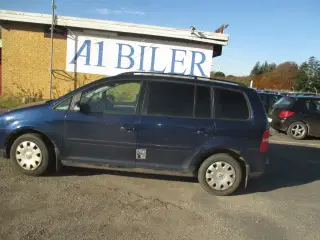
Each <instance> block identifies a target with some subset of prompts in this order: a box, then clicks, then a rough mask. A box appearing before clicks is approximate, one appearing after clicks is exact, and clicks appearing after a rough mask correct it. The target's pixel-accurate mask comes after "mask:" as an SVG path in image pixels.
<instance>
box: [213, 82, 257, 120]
mask: <svg viewBox="0 0 320 240" xmlns="http://www.w3.org/2000/svg"><path fill="white" fill-rule="evenodd" d="M215 89H222V90H228V91H233V92H239V93H241V94H242V95H243V96H244V99H245V101H246V103H247V107H248V118H246V119H239V118H232V119H231V118H220V117H216V111H215V97H214V96H215ZM212 109H213V112H214V115H213V119H214V120H224V121H251V120H252V119H253V112H252V106H251V103H250V101H249V98H248V96H247V94H246V93H245V92H244V91H241V90H238V89H233V88H228V87H220V86H214V87H213V106H212Z"/></svg>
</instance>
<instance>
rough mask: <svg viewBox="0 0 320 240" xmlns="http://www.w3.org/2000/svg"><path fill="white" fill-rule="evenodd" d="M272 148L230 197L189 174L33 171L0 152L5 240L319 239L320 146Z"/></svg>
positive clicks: (0, 218)
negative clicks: (259, 173) (264, 169)
mask: <svg viewBox="0 0 320 240" xmlns="http://www.w3.org/2000/svg"><path fill="white" fill-rule="evenodd" d="M270 148H271V149H270V157H271V165H270V169H269V172H268V174H266V175H265V176H264V177H262V178H260V179H256V180H252V181H251V182H249V188H247V189H246V190H243V191H241V192H240V193H238V194H237V195H235V196H231V197H214V196H211V195H208V194H207V193H206V192H204V191H203V190H202V189H201V187H200V185H199V184H198V183H197V182H196V181H195V180H194V179H192V178H184V177H173V176H157V175H150V174H142V173H127V172H116V171H106V170H93V169H81V168H64V169H63V170H62V171H61V172H60V173H59V174H56V175H51V176H46V177H28V176H24V175H21V174H19V173H17V172H15V171H13V170H12V168H11V164H10V162H9V161H6V160H3V159H0V239H6V240H9V239H15V240H16V239H37V240H38V239H77V240H79V239H132V240H133V239H215V240H219V239H237V240H238V239H239V240H240V239H246V240H249V239H259V240H261V239H299V240H300V239H312V240H315V239H320V227H319V226H320V205H319V201H320V191H319V189H320V181H319V180H320V159H319V158H318V156H319V155H320V149H316V148H306V147H297V146H295V147H293V146H285V145H272V146H271V147H270Z"/></svg>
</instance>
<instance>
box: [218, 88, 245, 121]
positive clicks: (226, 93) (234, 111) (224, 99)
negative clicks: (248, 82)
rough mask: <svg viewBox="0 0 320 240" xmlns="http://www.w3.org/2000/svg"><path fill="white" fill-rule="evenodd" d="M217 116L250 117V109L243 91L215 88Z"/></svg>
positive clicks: (224, 117) (226, 117) (225, 117)
mask: <svg viewBox="0 0 320 240" xmlns="http://www.w3.org/2000/svg"><path fill="white" fill-rule="evenodd" d="M214 112H215V118H223V119H239V120H241V119H248V118H249V109H248V104H247V101H246V99H245V96H244V95H243V93H241V92H238V91H231V90H227V89H220V88H216V89H215V90H214Z"/></svg>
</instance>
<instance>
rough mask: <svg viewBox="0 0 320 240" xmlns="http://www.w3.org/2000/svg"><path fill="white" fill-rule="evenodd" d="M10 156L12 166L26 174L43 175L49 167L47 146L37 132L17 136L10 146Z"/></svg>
mask: <svg viewBox="0 0 320 240" xmlns="http://www.w3.org/2000/svg"><path fill="white" fill-rule="evenodd" d="M10 158H11V161H12V163H13V166H14V167H15V168H16V169H17V170H18V171H20V172H22V173H24V174H27V175H31V176H39V175H43V174H44V173H45V172H46V171H47V170H48V168H49V153H48V148H47V146H46V144H45V143H44V141H43V140H42V138H41V136H40V135H38V134H25V135H22V136H20V137H18V138H17V139H16V140H15V141H14V143H13V144H12V146H11V150H10Z"/></svg>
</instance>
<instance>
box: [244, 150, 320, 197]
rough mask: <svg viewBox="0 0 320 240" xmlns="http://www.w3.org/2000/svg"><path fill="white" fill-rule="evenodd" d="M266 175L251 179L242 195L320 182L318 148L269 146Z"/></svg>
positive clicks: (319, 153)
mask: <svg viewBox="0 0 320 240" xmlns="http://www.w3.org/2000/svg"><path fill="white" fill-rule="evenodd" d="M269 158H270V165H269V166H268V170H267V172H266V174H265V175H264V176H262V177H260V178H257V179H252V180H251V181H250V182H249V185H248V188H247V189H245V190H243V193H242V194H247V193H253V192H268V191H272V190H276V189H279V188H284V187H294V186H299V185H303V184H307V183H311V182H314V181H317V180H320V148H312V147H303V146H291V145H282V144H270V149H269Z"/></svg>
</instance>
